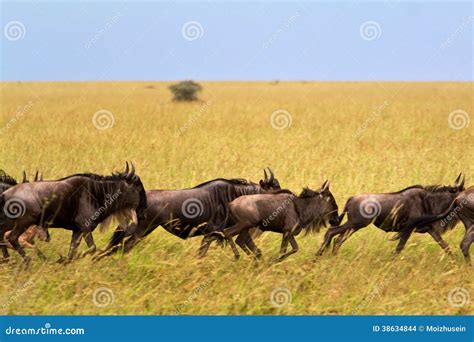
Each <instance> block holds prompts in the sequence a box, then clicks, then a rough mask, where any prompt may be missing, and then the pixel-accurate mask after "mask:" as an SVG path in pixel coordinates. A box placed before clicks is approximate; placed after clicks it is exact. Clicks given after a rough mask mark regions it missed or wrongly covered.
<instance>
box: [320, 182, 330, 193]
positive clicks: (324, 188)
mask: <svg viewBox="0 0 474 342" xmlns="http://www.w3.org/2000/svg"><path fill="white" fill-rule="evenodd" d="M330 184H331V183H329V180H327V179H326V181H325V182H324V183H323V185H322V186H321V192H324V191H326V190H327V189H329V185H330Z"/></svg>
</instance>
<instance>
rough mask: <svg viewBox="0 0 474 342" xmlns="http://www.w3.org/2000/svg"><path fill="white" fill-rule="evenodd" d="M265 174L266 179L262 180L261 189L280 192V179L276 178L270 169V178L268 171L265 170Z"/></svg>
mask: <svg viewBox="0 0 474 342" xmlns="http://www.w3.org/2000/svg"><path fill="white" fill-rule="evenodd" d="M263 173H264V176H265V178H264V179H261V180H260V187H261V188H262V189H263V190H280V189H281V186H280V182H279V181H278V179H276V178H275V175H274V174H273V171H272V170H271V169H270V168H268V173H269V174H270V176H268V174H267V170H265V169H263Z"/></svg>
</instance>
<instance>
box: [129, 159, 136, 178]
mask: <svg viewBox="0 0 474 342" xmlns="http://www.w3.org/2000/svg"><path fill="white" fill-rule="evenodd" d="M130 164H132V171H130V174H129V175H128V178H129V179H131V178H132V177H133V176H135V165H133V163H132V162H130Z"/></svg>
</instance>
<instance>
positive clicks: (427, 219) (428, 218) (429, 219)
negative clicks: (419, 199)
mask: <svg viewBox="0 0 474 342" xmlns="http://www.w3.org/2000/svg"><path fill="white" fill-rule="evenodd" d="M455 206H456V200H454V201H453V202H452V203H451V205H450V206H449V208H448V209H446V211H444V212H442V213H441V214H439V215H423V216H421V217H419V218H418V219H416V220H414V221H413V222H412V223H410V224H409V225H408V226H407V227H406V228H404V229H402V230H401V231H399V232H398V234H397V235H395V237H394V238H393V240H399V239H400V237H401V236H404V235H409V234H411V233H413V231H414V230H415V229H416V228H417V227H423V226H425V225H427V224H430V223H433V222H436V221H439V220H443V219H445V218H446V217H448V215H449V214H450V213H451V212H452V211H453V210H454V208H455Z"/></svg>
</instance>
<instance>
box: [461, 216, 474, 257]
mask: <svg viewBox="0 0 474 342" xmlns="http://www.w3.org/2000/svg"><path fill="white" fill-rule="evenodd" d="M464 224H466V223H464ZM466 227H468V225H467V224H466ZM473 241H474V224H471V226H470V227H469V228H466V234H465V235H464V238H463V239H462V241H461V251H462V254H463V255H464V259H465V260H466V262H467V263H468V264H471V256H470V255H469V248H470V247H471V244H472V242H473Z"/></svg>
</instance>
